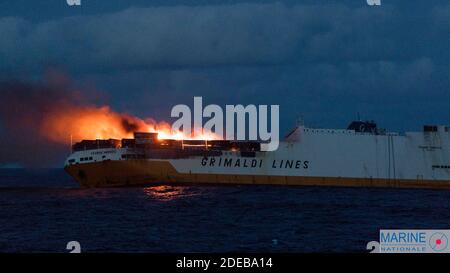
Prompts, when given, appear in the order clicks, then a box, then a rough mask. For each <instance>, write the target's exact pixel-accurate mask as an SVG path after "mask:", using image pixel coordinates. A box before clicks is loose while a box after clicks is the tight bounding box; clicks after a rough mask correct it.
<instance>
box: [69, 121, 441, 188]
mask: <svg viewBox="0 0 450 273" xmlns="http://www.w3.org/2000/svg"><path fill="white" fill-rule="evenodd" d="M260 147H261V142H258V141H230V140H175V139H159V138H158V134H157V133H146V132H135V133H134V138H130V139H121V140H117V139H108V140H83V141H81V142H78V143H76V144H74V145H73V146H72V149H73V152H72V153H71V155H70V156H69V157H68V158H67V160H66V162H65V170H66V171H67V172H68V173H69V174H70V175H71V176H72V177H74V178H75V180H76V181H77V182H79V184H80V185H81V186H83V187H114V186H134V185H152V184H155V185H156V184H175V183H176V184H179V183H196V184H200V183H208V184H278V185H317V186H364V187H408V188H447V189H449V188H450V126H435V125H431V126H430V125H428V126H424V127H423V130H422V131H418V132H406V133H404V134H399V133H391V132H387V131H386V130H383V129H380V128H378V127H377V125H376V123H374V122H372V121H354V122H352V123H351V124H350V125H349V126H348V127H347V129H315V128H308V127H306V126H304V125H298V126H297V127H296V128H295V129H294V130H292V131H291V132H290V133H289V134H288V135H287V136H286V137H285V139H284V140H283V141H281V142H280V145H279V148H278V149H277V150H276V151H272V152H265V151H261V149H260Z"/></svg>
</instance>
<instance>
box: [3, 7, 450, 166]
mask: <svg viewBox="0 0 450 273" xmlns="http://www.w3.org/2000/svg"><path fill="white" fill-rule="evenodd" d="M81 4H82V5H81V6H77V7H71V6H68V5H67V4H66V1H65V0H47V1H29V0H15V1H7V0H1V1H0V92H2V91H3V92H6V91H4V90H5V88H2V87H1V86H2V85H4V83H8V82H11V81H16V82H21V83H24V84H29V85H33V84H44V85H45V84H46V82H45V81H46V75H48V71H58V72H59V73H61V74H63V75H65V77H67V78H68V79H70V85H71V88H72V89H77V90H80V92H81V93H85V94H86V96H91V95H92V93H95V94H101V97H102V100H103V101H102V103H107V104H108V105H110V106H111V107H112V108H113V109H115V110H117V111H120V112H127V113H131V114H133V115H137V116H140V117H152V118H154V119H157V120H168V119H169V117H170V110H171V108H172V106H174V105H176V104H180V103H184V104H189V105H192V104H193V96H203V100H204V103H205V104H213V103H214V104H219V105H223V106H224V105H225V104H244V105H245V104H267V105H272V104H279V105H280V122H281V132H282V133H281V134H282V135H283V134H284V133H285V132H286V131H288V130H289V129H290V128H291V127H293V126H294V125H295V123H296V120H297V119H298V118H299V117H302V118H303V120H304V121H305V123H306V124H307V125H309V126H314V127H324V128H330V127H331V128H345V127H346V126H347V125H348V124H349V122H350V121H351V120H353V119H356V118H357V116H358V115H359V116H360V117H361V118H362V119H370V120H375V121H377V123H378V124H379V126H380V127H384V128H387V129H388V130H390V131H400V132H403V131H413V130H420V129H421V126H422V125H424V124H449V123H450V92H449V91H450V90H449V87H450V50H449V49H450V2H448V1H440V0H434V1H433V0H431V1H422V0H416V1H414V0H404V1H402V0H395V1H394V0H382V1H381V6H368V5H367V4H366V1H365V0H348V1H345V0H342V1H333V0H327V1H325V0H315V1H313V0H310V1H269V0H267V1H263V0H259V1H218V0H203V1H199V0H191V1H182V0H165V1H162V0H161V1H160V0H158V1H144V0H139V1H138V0H136V1H131V0H130V1H122V0H110V1H100V0H81ZM8 93H10V92H8ZM0 99H2V100H3V104H7V103H8V102H7V100H8V96H2V94H0ZM0 105H1V104H0ZM29 107H33V106H29ZM5 123H6V121H5V119H4V118H3V119H2V118H0V140H1V141H2V142H3V144H2V143H0V153H1V152H2V153H4V154H5V153H6V152H8V153H9V154H11V147H12V146H11V145H9V144H10V143H12V142H13V141H14V139H16V137H17V136H15V135H14V134H17V132H13V131H10V130H9V129H8V127H7V126H5ZM5 143H8V145H6V144H5ZM18 147H19V146H18ZM58 151H59V150H58ZM55 153H56V154H60V152H55ZM23 154H26V153H25V152H24V153H23ZM54 162H58V161H57V160H55V161H54ZM15 164H19V165H20V164H21V157H20V156H19V157H17V158H15V159H14V161H13V162H11V161H8V160H7V159H5V158H4V157H3V158H2V157H1V156H0V166H1V165H8V166H10V165H15Z"/></svg>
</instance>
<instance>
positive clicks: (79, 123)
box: [40, 106, 220, 144]
mask: <svg viewBox="0 0 450 273" xmlns="http://www.w3.org/2000/svg"><path fill="white" fill-rule="evenodd" d="M40 129H41V130H40V133H41V134H42V135H43V136H45V137H46V138H48V139H49V140H51V141H54V142H58V143H64V144H67V143H69V142H70V140H71V138H72V140H73V141H74V142H76V141H81V140H83V139H109V138H115V139H122V138H132V137H133V133H134V132H138V131H139V132H156V133H158V138H159V139H177V140H181V139H202V140H212V139H220V138H219V137H218V136H217V135H215V134H214V133H211V134H203V133H198V132H196V133H195V134H194V136H188V135H186V134H184V133H183V132H179V131H177V132H174V131H172V128H171V125H170V124H169V123H167V122H164V121H163V122H156V121H155V120H153V119H145V120H144V119H140V118H138V117H135V116H132V115H129V114H124V113H118V112H115V111H113V110H111V108H110V107H108V106H102V107H93V106H68V107H67V106H61V107H58V108H57V109H52V110H51V111H49V112H48V113H46V115H45V117H44V119H43V121H42V123H41V126H40Z"/></svg>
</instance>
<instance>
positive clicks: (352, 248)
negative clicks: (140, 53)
mask: <svg viewBox="0 0 450 273" xmlns="http://www.w3.org/2000/svg"><path fill="white" fill-rule="evenodd" d="M449 201H450V191H449V190H418V189H380V188H340V187H311V186H310V187H301V186H266V185H247V186H212V185H209V186H204V185H192V186H169V185H167V186H154V187H135V188H113V189H81V188H79V187H78V185H77V184H76V183H75V181H74V180H73V179H72V178H71V177H69V176H68V175H67V174H65V173H64V171H63V170H61V169H39V170H23V169H0V252H68V250H66V245H67V243H68V242H69V241H78V242H79V243H80V244H81V251H82V252H366V251H367V250H366V244H367V242H369V241H373V240H375V241H377V240H378V235H379V229H448V228H450V202H449Z"/></svg>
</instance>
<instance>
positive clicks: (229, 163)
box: [201, 156, 309, 169]
mask: <svg viewBox="0 0 450 273" xmlns="http://www.w3.org/2000/svg"><path fill="white" fill-rule="evenodd" d="M270 163H271V164H270V166H271V167H272V168H273V169H308V168H309V161H308V160H295V159H274V160H272V161H271V162H270ZM201 165H202V166H203V167H229V168H262V167H263V166H265V164H264V159H255V158H253V159H250V158H232V157H218V158H217V157H207V156H205V157H203V158H202V160H201Z"/></svg>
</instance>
